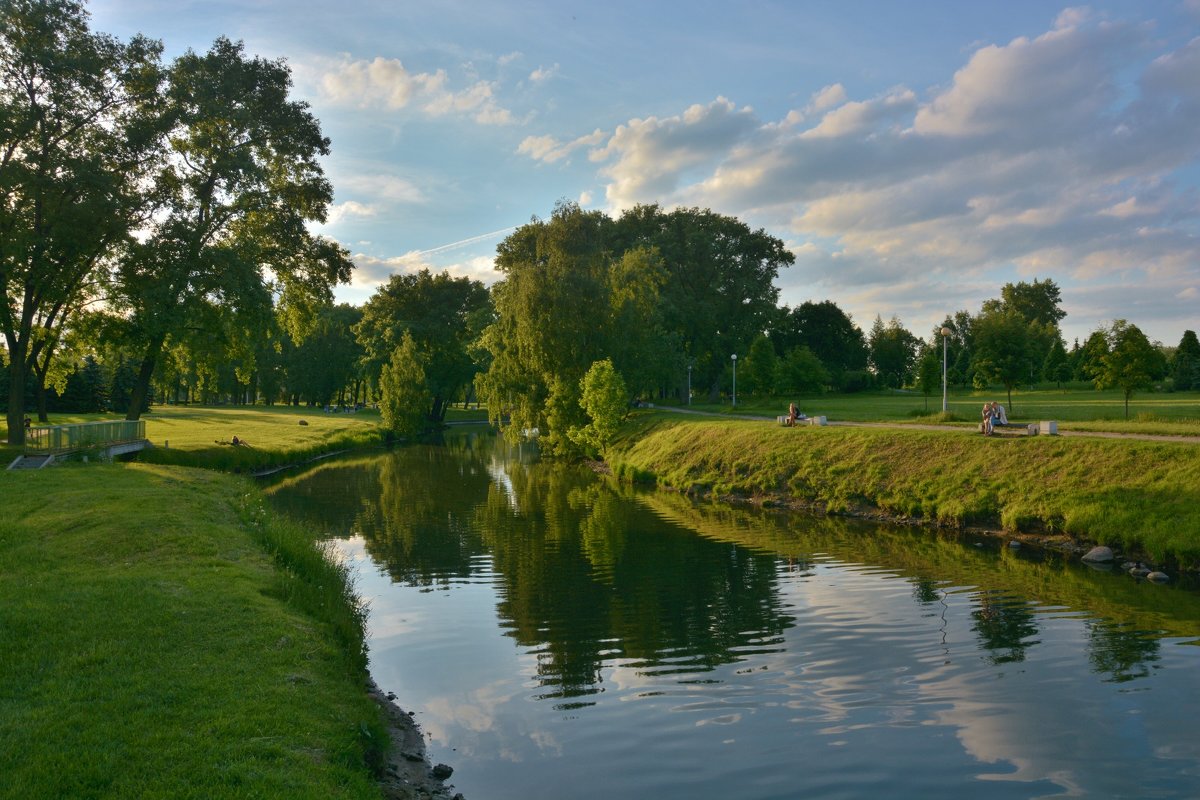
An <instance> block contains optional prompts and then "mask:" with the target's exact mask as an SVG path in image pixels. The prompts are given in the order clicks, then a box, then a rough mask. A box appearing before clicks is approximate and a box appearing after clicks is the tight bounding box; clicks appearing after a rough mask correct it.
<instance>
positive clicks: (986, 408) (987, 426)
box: [979, 403, 992, 436]
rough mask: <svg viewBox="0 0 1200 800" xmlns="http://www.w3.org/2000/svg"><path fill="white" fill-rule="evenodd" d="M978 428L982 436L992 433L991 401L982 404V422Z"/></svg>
mask: <svg viewBox="0 0 1200 800" xmlns="http://www.w3.org/2000/svg"><path fill="white" fill-rule="evenodd" d="M979 430H980V431H982V432H983V435H984V436H991V435H992V404H991V403H984V404H983V424H981V425H980V426H979Z"/></svg>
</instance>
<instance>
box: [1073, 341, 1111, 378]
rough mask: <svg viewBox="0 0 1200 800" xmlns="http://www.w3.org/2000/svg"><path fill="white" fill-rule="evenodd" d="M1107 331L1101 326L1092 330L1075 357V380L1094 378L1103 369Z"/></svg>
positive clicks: (1106, 353) (1106, 346) (1106, 350)
mask: <svg viewBox="0 0 1200 800" xmlns="http://www.w3.org/2000/svg"><path fill="white" fill-rule="evenodd" d="M1108 350H1109V344H1108V333H1107V331H1105V330H1104V329H1103V328H1100V329H1098V330H1094V331H1092V333H1091V335H1089V336H1088V338H1087V339H1086V340H1084V342H1083V347H1081V348H1079V353H1078V355H1076V357H1075V380H1088V381H1090V380H1095V379H1096V376H1097V375H1099V374H1100V371H1101V370H1103V369H1104V358H1105V356H1107V355H1108Z"/></svg>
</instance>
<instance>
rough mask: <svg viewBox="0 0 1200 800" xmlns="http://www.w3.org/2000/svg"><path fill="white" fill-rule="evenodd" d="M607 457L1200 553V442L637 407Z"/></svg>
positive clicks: (714, 485) (750, 488)
mask: <svg viewBox="0 0 1200 800" xmlns="http://www.w3.org/2000/svg"><path fill="white" fill-rule="evenodd" d="M608 458H609V461H610V463H611V464H612V465H613V467H614V470H615V471H616V472H617V473H618V474H621V475H626V476H628V477H631V478H634V479H642V480H645V479H653V480H655V481H657V482H658V483H659V484H661V485H666V486H671V487H674V488H678V489H683V490H698V491H706V492H707V491H711V492H713V493H716V494H718V495H721V494H737V495H746V496H750V495H778V496H786V497H791V498H796V499H799V500H802V501H809V502H814V503H817V504H820V505H822V506H824V507H826V508H828V509H830V510H833V511H847V510H854V509H856V508H860V507H877V508H880V509H883V510H885V511H887V512H888V513H890V514H893V515H900V516H910V517H918V518H923V519H927V520H931V521H939V522H944V523H949V524H968V523H977V524H991V525H1002V526H1003V527H1005V528H1007V529H1010V530H1038V529H1044V530H1049V531H1060V532H1065V533H1068V534H1071V535H1073V536H1076V537H1080V538H1086V539H1092V540H1096V541H1100V542H1106V543H1113V544H1119V545H1123V546H1126V547H1133V548H1140V549H1144V550H1145V551H1147V552H1149V553H1150V554H1152V555H1153V556H1154V557H1155V558H1159V559H1164V558H1174V559H1179V560H1180V561H1183V562H1186V563H1189V564H1196V563H1200V447H1198V446H1196V445H1194V444H1175V443H1150V442H1140V441H1123V440H1084V439H1080V438H1070V439H1066V438H1062V437H1045V436H1038V437H1018V438H1007V437H1005V438H985V437H981V436H969V435H965V434H960V433H958V432H953V431H924V430H898V429H896V428H834V427H826V428H809V427H801V428H780V427H778V426H775V425H773V424H768V423H762V422H753V421H739V420H714V421H707V420H706V421H701V420H696V419H694V418H680V417H678V416H677V415H674V414H669V413H666V412H662V413H657V414H642V415H639V416H637V417H635V419H634V421H633V422H632V423H631V424H630V426H629V427H628V429H627V431H626V434H625V438H624V439H623V440H622V441H620V442H618V443H617V445H616V446H615V447H614V448H613V449H612V451H611V452H610V453H608Z"/></svg>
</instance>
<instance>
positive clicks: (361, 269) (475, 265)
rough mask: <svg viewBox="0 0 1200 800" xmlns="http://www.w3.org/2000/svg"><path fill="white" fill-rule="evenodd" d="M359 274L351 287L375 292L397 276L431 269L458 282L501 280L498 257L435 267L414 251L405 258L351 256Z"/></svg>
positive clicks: (355, 276) (473, 258)
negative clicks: (466, 279) (497, 266)
mask: <svg viewBox="0 0 1200 800" xmlns="http://www.w3.org/2000/svg"><path fill="white" fill-rule="evenodd" d="M350 260H351V261H353V262H354V266H355V270H354V273H353V275H352V277H351V285H352V286H353V287H354V288H357V289H365V290H371V289H374V288H375V287H377V286H380V285H381V284H384V283H387V281H388V279H389V278H391V277H392V276H393V275H409V274H413V273H416V272H420V271H421V270H423V269H427V270H429V271H430V272H435V273H436V272H449V273H450V275H451V276H452V277H455V278H470V279H471V280H475V281H480V282H482V283H485V284H492V283H495V282H496V280H498V279H499V277H500V276H499V273H497V272H496V259H495V257H494V256H491V255H486V256H474V257H470V258H467V259H465V260H463V261H457V262H454V263H451V264H441V265H435V264H434V263H433V262H432V260H430V259H429V258H428V257H427V255H426V253H425V252H423V251H412V252H408V253H405V254H404V255H401V256H392V257H390V258H380V257H378V256H372V255H367V254H365V253H355V254H354V255H353V256H351V259H350Z"/></svg>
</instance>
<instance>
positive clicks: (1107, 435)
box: [654, 406, 1200, 445]
mask: <svg viewBox="0 0 1200 800" xmlns="http://www.w3.org/2000/svg"><path fill="white" fill-rule="evenodd" d="M654 408H655V409H657V410H658V411H670V412H672V413H675V414H696V415H698V416H703V417H720V418H723V419H748V420H761V421H764V422H774V421H775V417H773V416H772V417H767V416H763V415H760V414H724V413H721V412H719V411H700V410H699V409H692V408H681V407H679V406H654ZM828 424H829V425H830V426H833V427H845V428H896V429H899V430H910V431H911V430H917V431H959V432H967V433H970V432H973V429H972V428H967V427H964V426H962V425H928V424H922V423H916V422H851V421H849V420H841V421H830V422H829V423H828ZM1058 435H1059V436H1063V437H1067V438H1073V437H1079V438H1093V439H1130V440H1135V441H1143V442H1179V443H1183V444H1197V445H1200V436H1180V435H1177V434H1165V433H1164V434H1157V433H1113V432H1111V431H1064V430H1059V432H1058Z"/></svg>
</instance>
